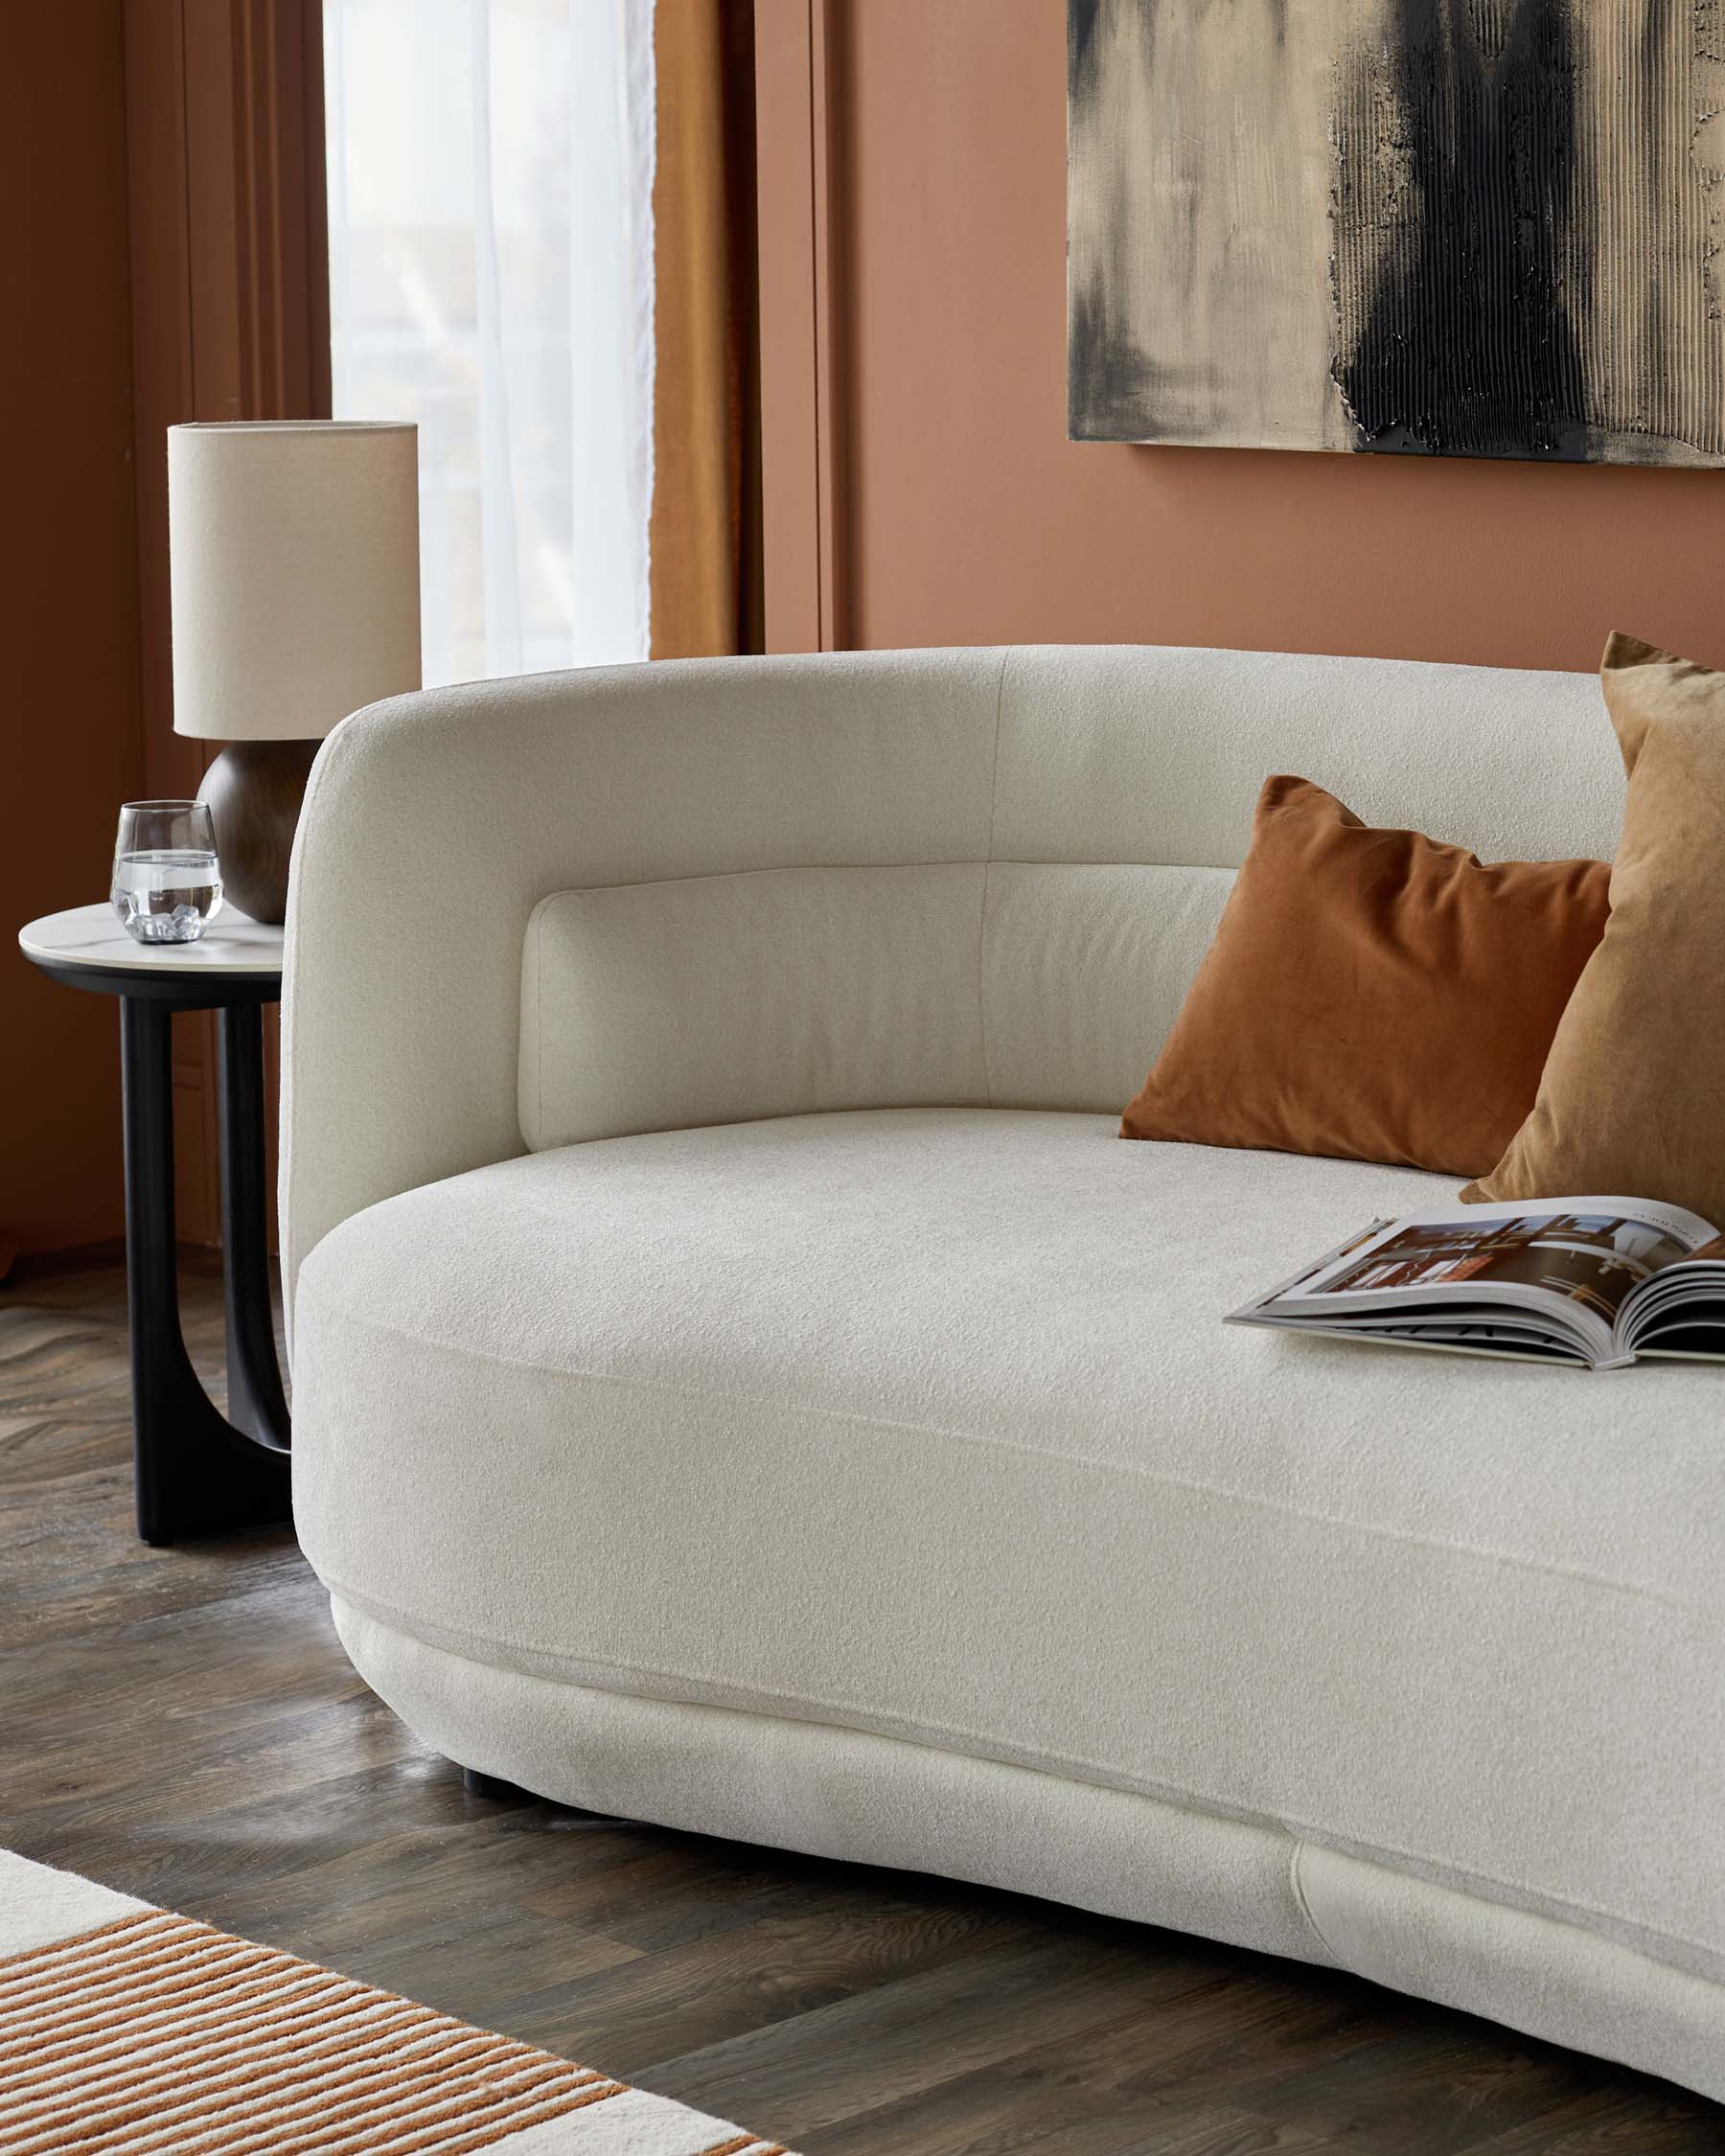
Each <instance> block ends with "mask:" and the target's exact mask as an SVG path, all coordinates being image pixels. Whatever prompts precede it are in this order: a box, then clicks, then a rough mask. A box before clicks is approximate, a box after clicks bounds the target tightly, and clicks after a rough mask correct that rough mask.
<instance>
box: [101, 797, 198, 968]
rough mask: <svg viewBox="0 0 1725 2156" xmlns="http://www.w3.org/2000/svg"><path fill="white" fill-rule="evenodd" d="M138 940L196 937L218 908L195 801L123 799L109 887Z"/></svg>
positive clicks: (190, 939)
mask: <svg viewBox="0 0 1725 2156" xmlns="http://www.w3.org/2000/svg"><path fill="white" fill-rule="evenodd" d="M109 896H110V897H111V898H112V900H113V905H114V911H115V912H116V913H117V914H118V915H119V916H120V919H121V921H122V923H123V924H124V926H125V928H126V929H127V933H128V934H129V935H133V936H135V937H136V938H137V940H138V941H139V942H140V943H196V941H197V939H198V937H199V936H201V935H202V934H203V932H204V930H205V929H207V928H208V927H209V925H210V923H211V922H212V921H213V920H214V919H215V918H216V916H217V914H218V913H219V911H220V910H221V867H220V863H219V861H218V860H217V859H216V846H215V833H214V831H213V830H212V828H211V824H210V812H209V810H208V809H206V808H205V807H204V805H203V804H202V802H200V801H128V802H127V804H126V806H125V807H124V808H123V809H122V810H121V812H120V835H119V839H118V842H117V844H116V846H115V849H114V880H113V884H112V887H111V890H110V893H109Z"/></svg>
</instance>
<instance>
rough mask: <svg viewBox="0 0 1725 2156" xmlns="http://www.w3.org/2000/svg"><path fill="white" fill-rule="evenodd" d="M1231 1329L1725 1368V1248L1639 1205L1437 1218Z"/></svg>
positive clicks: (1356, 1240) (1359, 1251)
mask: <svg viewBox="0 0 1725 2156" xmlns="http://www.w3.org/2000/svg"><path fill="white" fill-rule="evenodd" d="M1229 1322H1230V1324H1238V1325H1282V1326H1288V1327H1291V1328H1292V1329H1293V1330H1294V1331H1296V1332H1305V1333H1342V1334H1345V1335H1346V1336H1347V1337H1348V1338H1349V1339H1354V1340H1370V1341H1383V1342H1389V1343H1391V1344H1393V1345H1398V1346H1404V1347H1436V1348H1440V1349H1443V1350H1445V1351H1447V1352H1448V1353H1450V1354H1453V1355H1500V1356H1507V1357H1510V1358H1513V1359H1514V1360H1516V1361H1518V1362H1525V1361H1528V1360H1530V1359H1532V1360H1537V1361H1546V1362H1553V1363H1570V1364H1577V1363H1578V1364H1583V1365H1586V1366H1587V1367H1588V1368H1590V1369H1596V1370H1614V1369H1621V1368H1622V1366H1623V1365H1625V1364H1629V1363H1634V1362H1637V1361H1639V1360H1640V1358H1641V1357H1642V1356H1644V1355H1664V1356H1673V1357H1678V1358H1681V1359H1683V1360H1685V1361H1696V1362H1725V1234H1721V1233H1720V1231H1719V1230H1718V1229H1717V1228H1716V1227H1714V1226H1713V1224H1712V1223H1711V1222H1710V1221H1705V1220H1701V1219H1700V1218H1698V1217H1697V1215H1695V1214H1694V1213H1689V1212H1685V1211H1684V1210H1683V1208H1682V1206H1680V1205H1662V1204H1654V1203H1653V1202H1652V1201H1651V1200H1648V1199H1642V1198H1546V1199H1540V1200H1538V1201H1537V1202H1536V1203H1535V1204H1526V1203H1523V1204H1508V1205H1461V1204H1448V1205H1437V1206H1434V1207H1433V1208H1432V1209H1431V1210H1430V1211H1429V1212H1422V1213H1405V1214H1404V1215H1403V1216H1402V1218H1401V1219H1400V1220H1379V1221H1373V1222H1372V1224H1371V1226H1370V1227H1368V1228H1366V1229H1365V1230H1363V1232H1362V1233H1360V1234H1358V1235H1354V1236H1351V1237H1350V1238H1349V1239H1348V1240H1347V1241H1346V1242H1345V1243H1344V1244H1343V1245H1342V1247H1341V1248H1340V1250H1332V1251H1331V1252H1330V1253H1329V1255H1328V1256H1327V1257H1324V1258H1320V1259H1319V1261H1318V1263H1317V1264H1316V1265H1309V1266H1307V1267H1306V1268H1305V1269H1304V1271H1303V1272H1300V1273H1296V1274H1295V1276H1294V1277H1293V1279H1292V1280H1289V1281H1287V1282H1286V1283H1285V1284H1284V1285H1283V1286H1282V1287H1279V1288H1276V1289H1275V1290H1273V1291H1272V1292H1271V1293H1270V1294H1269V1295H1267V1296H1261V1297H1259V1299H1258V1300H1257V1301H1255V1302H1249V1303H1248V1304H1247V1305H1246V1307H1245V1309H1244V1310H1236V1311H1235V1312H1234V1313H1233V1315H1232V1317H1231V1318H1230V1320H1229Z"/></svg>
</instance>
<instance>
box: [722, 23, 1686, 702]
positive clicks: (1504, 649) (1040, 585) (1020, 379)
mask: <svg viewBox="0 0 1725 2156" xmlns="http://www.w3.org/2000/svg"><path fill="white" fill-rule="evenodd" d="M758 10H759V17H758V33H757V38H758V53H759V80H758V88H759V94H760V118H759V126H760V137H761V177H762V186H761V199H762V206H763V232H762V272H763V368H764V373H765V375H766V382H767V400H766V420H765V430H766V451H765V461H766V492H767V500H766V516H765V523H766V530H767V538H768V549H769V553H768V635H769V641H770V644H772V645H773V646H774V647H775V648H778V649H798V648H806V647H809V646H813V645H816V644H820V643H829V644H830V643H837V644H852V645H859V646H876V647H879V646H887V645H895V644H931V643H948V642H951V643H968V642H995V641H1016V640H1023V639H1033V638H1048V639H1054V640H1062V641H1073V640H1088V639H1097V640H1104V641H1122V640H1134V641H1137V640H1141V641H1148V642H1170V643H1209V644H1224V645H1233V646H1240V647H1255V648H1259V649H1270V650H1277V649H1285V650H1294V651H1318V652H1361V653H1374V654H1389V655H1393V656H1399V657H1416V658H1450V659H1466V660H1475V661H1482V662H1489V663H1492V664H1497V665H1507V666H1566V667H1591V666H1592V665H1594V664H1595V663H1596V662H1597V660H1598V657H1599V648H1600V645H1601V643H1602V641H1603V639H1604V635H1605V631H1607V630H1608V629H1609V628H1611V627H1612V626H1614V625H1617V626H1621V627H1623V628H1626V629H1631V630H1633V631H1636V632H1637V633H1639V634H1642V635H1645V636H1648V637H1651V638H1654V639H1656V640H1659V641H1662V642H1667V643H1670V644H1673V645H1676V646H1677V647H1679V648H1681V649H1683V650H1685V651H1688V652H1691V653H1692V654H1694V655H1695V656H1697V657H1702V658H1708V659H1712V660H1714V662H1716V663H1725V608H1722V607H1721V604H1720V599H1719V592H1720V589H1721V546H1722V544H1725V472H1719V473H1714V472H1684V471H1651V470H1626V469H1609V468H1604V467H1580V466H1539V467H1533V466H1527V465H1515V464H1494V463H1475V462H1461V461H1449V460H1441V459H1431V460H1424V459H1419V460H1415V459H1403V458H1394V457H1384V458H1377V457H1347V456H1322V455H1309V456H1301V455H1290V454H1275V453H1270V452H1259V451H1248V450H1235V449H1229V450H1199V449H1159V448H1133V447H1117V446H1110V445H1099V444H1082V445H1081V444H1073V443H1069V442H1068V441H1067V440H1066V422H1065V302H1064V280H1065V260H1064V256H1065V190H1066V112H1065V15H1066V10H1065V7H1064V5H1063V4H1062V0H938V4H937V5H931V4H930V0H758ZM823 579H824V583H825V586H826V591H825V596H824V600H823V594H822V588H821V587H822V580H823Z"/></svg>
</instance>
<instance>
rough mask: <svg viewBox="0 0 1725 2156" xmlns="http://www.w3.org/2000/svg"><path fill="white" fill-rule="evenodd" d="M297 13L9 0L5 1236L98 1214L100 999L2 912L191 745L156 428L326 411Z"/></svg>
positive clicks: (61, 888) (85, 874) (0, 961)
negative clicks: (79, 986) (181, 708)
mask: <svg viewBox="0 0 1725 2156" xmlns="http://www.w3.org/2000/svg"><path fill="white" fill-rule="evenodd" d="M321 23H322V11H321V6H320V0H54V4H53V5H51V6H50V5H42V6H35V7H29V6H24V5H14V6H12V7H10V8H9V9H8V10H7V14H6V30H7V39H6V64H5V67H4V69H0V253H3V256H4V260H5V262H6V264H7V267H8V278H9V282H8V287H7V293H8V300H9V303H10V304H9V308H8V311H7V315H6V334H5V336H4V338H3V339H0V388H3V390H4V395H5V402H4V407H3V408H4V411H5V415H6V419H7V423H8V433H7V444H6V452H5V458H4V461H3V462H0V641H3V643H4V648H5V652H6V658H7V673H6V677H5V678H6V689H5V699H4V704H3V706H0V726H3V727H4V738H5V747H6V755H5V761H4V764H3V765H0V769H3V770H4V773H5V778H4V783H3V784H0V1259H3V1258H4V1257H5V1255H6V1253H8V1252H9V1251H22V1252H36V1251H48V1250H63V1249H66V1248H70V1247H76V1246H78V1245H81V1244H86V1243H92V1242H100V1241H105V1240H107V1239H109V1238H111V1237H113V1236H117V1235H118V1234H119V1232H120V1230H121V1227H122V1222H123V1205H122V1197H121V1139H120V1088H119V1042H118V1035H119V1026H118V1021H117V1018H116V1013H115V1006H114V1004H113V1002H112V1000H111V999H110V998H106V997H100V996H93V995H81V994H79V993H77V992H75V991H73V990H70V989H67V988H63V987H60V986H58V985H57V984H56V983H54V982H51V981H49V980H47V979H46V978H44V976H43V975H40V974H38V973H37V972H36V971H35V970H34V967H31V966H29V965H28V964H26V962H25V961H24V960H23V959H22V958H21V957H20V956H19V955H18V952H17V947H16V943H15V940H14V938H15V934H16V930H17V928H18V927H19V925H20V924H21V923H23V922H24V921H27V920H29V919H31V918H33V917H34V916H35V915H37V914H41V913H47V912H52V911H55V910H57V909H58V908H59V907H61V906H77V905H85V904H88V903H90V902H91V901H93V900H100V899H102V898H104V896H105V895H106V891H107V872H108V864H109V860H110V858H111V854H112V848H113V836H114V822H115V810H116V807H117V805H118V804H119V803H120V802H121V801H123V800H125V799H127V798H133V799H135V798H137V797H138V796H139V795H141V794H143V793H144V792H146V791H149V792H150V793H175V794H178V793H185V792H190V791H193V790H194V789H195V788H196V785H197V783H198V779H199V777H200V775H201V773H202V771H203V768H204V765H205V763H206V761H207V750H206V745H203V744H200V743H197V742H190V741H182V740H181V739H179V738H178V737H177V736H176V735H175V734H174V733H173V684H172V679H171V669H170V663H169V648H168V626H169V625H168V591H167V574H168V523H167V442H166V429H167V427H168V426H169V425H170V424H173V422H174V421H176V420H182V419H217V420H220V419H270V418H299V417H310V416H314V415H316V414H319V413H327V411H328V410H329V310H328V294H327V287H326V255H327V242H326V239H325V232H324V219H323V188H322V159H323V98H322V58H321ZM213 1033H214V1027H213V1021H211V1020H210V1019H209V1018H208V1017H207V1016H206V1015H204V1014H202V1013H192V1014H183V1015H181V1016H179V1017H178V1018H176V1019H175V1021H174V1072H173V1075H174V1126H175V1134H176V1139H177V1153H176V1160H175V1169H176V1177H175V1181H176V1191H177V1196H178V1227H179V1230H180V1233H181V1235H182V1237H183V1238H185V1239H186V1240H190V1241H213V1240H215V1239H216V1237H217V1235H218V1234H219V1214H218V1208H217V1202H216V1180H217V1178H216V1109H215V1087H214V1079H213V1062H212V1055H211V1049H212V1041H213ZM0 1270H4V1267H3V1265H0Z"/></svg>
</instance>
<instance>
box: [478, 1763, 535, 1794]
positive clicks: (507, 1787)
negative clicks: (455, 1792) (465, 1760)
mask: <svg viewBox="0 0 1725 2156" xmlns="http://www.w3.org/2000/svg"><path fill="white" fill-rule="evenodd" d="M461 1786H462V1788H463V1789H465V1790H466V1791H467V1793H468V1795H469V1796H470V1797H491V1798H494V1799H495V1798H501V1797H527V1796H528V1792H527V1791H526V1790H525V1789H517V1787H516V1785H515V1783H514V1782H513V1781H503V1780H501V1779H500V1778H498V1777H497V1776H496V1775H482V1774H481V1773H480V1772H479V1770H478V1768H477V1767H463V1768H462V1770H461ZM529 1800H530V1801H531V1799H529Z"/></svg>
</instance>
